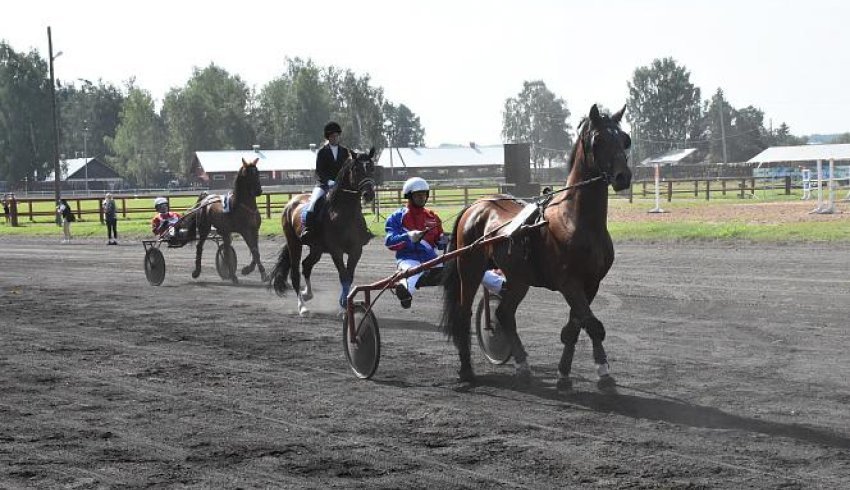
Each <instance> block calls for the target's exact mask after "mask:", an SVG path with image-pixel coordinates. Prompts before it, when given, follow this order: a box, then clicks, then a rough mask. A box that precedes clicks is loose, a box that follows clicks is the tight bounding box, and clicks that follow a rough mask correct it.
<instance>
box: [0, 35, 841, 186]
mask: <svg viewBox="0 0 850 490" xmlns="http://www.w3.org/2000/svg"><path fill="white" fill-rule="evenodd" d="M50 88H51V87H50V81H49V76H48V63H47V61H46V60H45V59H43V58H42V57H41V56H40V55H39V54H38V53H37V52H36V51H30V52H17V51H15V50H14V49H12V48H11V46H10V45H9V44H7V43H6V42H4V41H0V180H6V181H8V182H11V183H15V182H20V181H22V180H23V179H30V180H43V179H44V178H45V177H46V176H47V175H48V174H50V173H51V172H52V169H53V164H52V162H53V150H52V143H53V130H52V116H51V110H50V95H51V94H50ZM627 88H628V93H629V96H628V98H627V106H628V109H627V111H626V116H625V117H626V121H627V122H628V123H629V124H630V125H631V132H632V140H633V142H634V144H633V146H632V160H633V161H641V160H643V159H645V158H647V157H651V156H656V155H658V154H661V153H663V152H665V151H668V150H671V149H675V148H698V149H699V150H700V152H701V157H702V158H703V159H704V160H705V161H711V162H723V161H728V162H740V161H745V160H748V159H749V158H751V157H753V156H754V155H756V154H757V153H758V152H760V151H761V150H763V149H764V148H767V147H768V146H777V145H796V144H804V143H806V141H807V140H806V138H805V137H800V136H795V135H793V134H792V133H791V130H790V128H789V127H788V125H787V124H785V123H784V122H782V123H780V124H779V125H778V126H777V127H776V128H773V127H772V125H770V124H769V125H768V126H767V127H766V126H765V121H764V112H763V111H762V110H761V109H759V108H758V107H756V106H753V105H748V106H746V107H741V108H735V107H733V106H732V105H731V104H729V102H728V100H727V99H726V97H725V94H724V92H723V90H722V89H721V88H718V89H717V90H716V92H715V93H714V94H713V95H712V96H711V97H710V98H709V99H708V100H703V99H702V96H701V90H700V88H699V87H696V86H695V85H694V84H693V83H692V82H691V81H690V72H689V71H688V70H687V68H686V67H685V66H683V65H680V64H679V63H677V62H676V61H675V60H674V59H672V58H662V59H656V60H654V61H653V62H652V63H650V64H649V65H647V66H641V67H638V68H636V69H635V71H634V74H633V76H632V78H631V80H629V81H628V82H627ZM56 90H57V91H56V96H57V106H58V113H59V133H60V137H59V152H60V153H61V154H63V155H65V156H66V158H74V157H76V156H82V154H83V153H85V154H86V156H89V157H92V156H97V157H103V158H104V159H105V160H106V161H107V162H108V163H109V164H110V165H112V166H113V167H114V168H115V170H117V171H118V172H119V173H120V174H122V175H123V176H124V177H126V178H127V179H129V180H130V181H131V182H132V183H134V184H136V185H141V186H149V185H160V184H163V183H164V182H165V180H169V179H171V178H173V177H178V178H188V177H190V173H191V171H192V169H191V168H190V165H191V160H192V155H193V153H194V152H195V151H198V150H228V149H245V148H250V147H251V146H252V145H253V144H259V145H260V146H261V147H262V148H265V149H298V148H307V147H308V146H309V145H310V144H319V143H321V140H322V138H321V134H322V127H323V126H324V124H325V123H326V122H327V121H328V120H331V119H333V120H336V121H338V122H339V123H340V124H341V125H342V127H343V131H344V133H345V141H346V143H347V144H348V145H350V146H352V147H356V148H366V147H370V146H375V147H377V148H384V147H386V146H387V145H392V146H394V147H407V146H410V145H415V146H423V145H424V144H425V130H424V128H423V127H422V124H421V122H420V118H419V117H418V116H417V115H416V114H415V113H414V112H413V111H412V110H411V109H410V108H409V107H407V106H405V105H404V104H395V103H393V102H391V101H389V100H387V99H386V98H385V97H384V94H383V89H382V88H381V87H377V86H375V85H374V84H373V83H372V81H371V79H370V77H369V75H368V74H367V75H359V74H357V73H354V72H352V71H351V70H349V69H344V68H339V67H334V66H327V67H323V66H319V65H317V64H315V63H314V62H313V61H312V60H310V59H302V58H291V59H290V58H287V59H286V60H285V64H284V69H283V72H282V73H281V74H280V75H279V76H277V77H276V78H274V79H273V80H271V81H270V82H268V83H267V84H265V85H264V86H262V87H260V88H259V89H255V88H252V87H250V86H249V85H248V83H247V82H246V81H245V80H244V79H242V78H241V77H240V76H239V75H234V74H231V73H228V71H227V70H225V69H223V68H221V67H219V66H217V65H215V64H210V65H209V66H207V67H204V68H195V69H194V70H193V73H192V76H191V77H190V79H189V80H188V81H187V82H186V84H185V85H184V86H182V87H175V88H172V89H171V90H169V91H168V93H166V94H165V97H164V99H163V102H162V106H161V108H160V109H159V110H157V107H156V103H155V100H154V98H153V96H152V95H151V93H150V92H149V91H147V90H145V89H144V88H142V87H139V86H137V85H136V83H135V81H134V80H133V79H131V80H129V81H127V82H126V85H125V86H124V87H121V88H119V87H116V86H115V85H112V84H110V83H106V82H103V81H101V80H99V81H97V82H92V81H90V80H83V79H78V80H74V81H71V82H68V81H65V83H61V82H57V87H56ZM582 114H583V112H582ZM570 116H571V113H570V111H569V109H568V107H567V102H566V101H565V99H564V98H562V97H560V96H558V95H556V94H555V93H553V92H552V91H551V90H549V88H547V87H546V84H545V83H544V82H543V81H541V80H534V81H526V82H524V83H523V87H522V90H521V91H520V92H519V93H518V94H517V95H516V96H515V97H509V98H507V99H506V100H505V103H504V108H503V112H502V137H503V140H504V141H505V142H509V143H514V142H523V143H530V144H531V155H532V161H533V162H534V164H535V165H541V164H543V163H544V162H546V161H548V162H549V164H550V165H551V162H552V160H553V159H554V160H563V159H564V158H565V155H566V153H567V152H568V151H569V148H570V147H571V146H572V144H573V135H572V130H573V128H572V125H571V124H570V122H569V121H570ZM848 141H850V134H844V135H839V136H838V137H837V138H836V140H835V142H848Z"/></svg>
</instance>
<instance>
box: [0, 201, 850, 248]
mask: <svg viewBox="0 0 850 490" xmlns="http://www.w3.org/2000/svg"><path fill="white" fill-rule="evenodd" d="M461 194H462V191H461ZM461 197H462V196H461ZM791 199H799V196H796V197H795V196H791ZM284 200H285V199H279V201H280V203H281V204H282V202H283V201H284ZM778 200H786V199H784V198H783V199H771V200H770V201H778ZM131 201H138V202H132V204H131ZM149 201H150V199H148V198H145V199H137V200H130V199H128V202H127V206H128V207H131V206H132V207H137V206H138V208H140V209H141V208H143V207H145V206H148V207H149V205H150V202H149ZM193 202H194V198H190V197H187V198H183V199H174V200H172V203H173V204H172V208H173V209H177V210H182V209H184V208H187V207H189V206H190V205H191V204H192V203H193ZM758 202H764V201H762V200H755V201H753V200H749V199H748V200H741V199H731V200H712V201H704V200H699V199H690V200H685V199H680V200H675V198H674V200H673V201H672V202H666V201H664V202H662V207H664V208H665V209H667V210H670V211H672V213H671V215H670V216H671V217H672V218H674V219H675V217H676V210H677V209H678V210H683V209H687V208H709V209H710V208H712V207H721V206H729V205H732V204H746V203H758ZM43 204H44V205H45V209H46V210H47V211H52V209H53V208H52V204H51V203H43ZM652 205H653V202H652V201H651V200H648V199H647V200H636V201H635V202H634V203H631V204H630V203H629V202H628V201H627V200H625V199H612V200H611V202H610V207H611V208H612V209H616V210H618V211H626V212H627V213H629V214H631V213H635V214H641V215H643V214H645V213H646V210H648V209H649V208H650V207H651V206H652ZM35 209H38V208H35ZM95 209H96V208H95ZM395 209H397V207H393V206H386V207H384V208H382V212H381V219H379V220H376V219H375V217H374V215H372V214H371V213H366V214H365V219H366V223H367V224H368V225H369V228H370V230H371V231H372V233H374V234H375V235H377V236H379V237H380V236H383V235H384V220H385V219H386V216H388V215H389V214H390V213H392V212H393V211H394V210H395ZM433 209H434V210H435V211H437V213H438V214H439V215H440V216H441V218H442V219H443V223H444V227H445V228H446V230H447V231H449V230H450V229H451V226H452V225H453V224H454V219H455V217H456V215H457V213H458V212H459V211H460V210H461V209H462V206H460V205H453V206H440V205H439V198H438V205H437V206H434V207H433ZM153 214H154V213H153V211H149V212H148V213H147V214H146V215H145V217H144V218H141V217H139V218H135V219H121V218H119V221H118V233H119V236H120V237H121V239H122V240H138V239H141V238H148V237H151V233H150V218H152V217H153ZM139 216H141V215H139ZM85 218H86V219H85V220H83V221H77V222H75V223H73V224H72V225H71V232H72V235H74V236H75V237H80V238H83V237H100V238H104V239H105V236H106V227H105V225H102V224H100V223H99V222H98V218H97V215H87V216H86V217H85ZM608 228H609V230H610V231H611V235H612V236H613V237H614V239H615V240H638V241H665V242H670V241H680V240H744V241H755V242H788V241H850V222H848V221H845V220H839V221H811V222H793V223H779V224H753V223H746V222H736V221H734V220H732V221H726V222H722V223H707V222H698V221H669V220H668V221H664V222H658V221H637V222H622V221H621V222H618V221H609V223H608ZM260 234H261V236H266V237H269V236H277V235H280V234H281V228H280V212H279V211H276V212H273V214H272V218H271V219H267V218H265V217H264V219H263V224H262V227H261V229H260ZM2 236H45V237H49V236H52V237H55V238H57V240H58V239H59V238H61V236H62V229H61V227H59V226H56V224H55V223H54V221H53V218H52V216H42V217H38V218H37V221H36V222H29V221H25V222H22V223H21V226H19V227H11V226H9V225H0V237H2Z"/></svg>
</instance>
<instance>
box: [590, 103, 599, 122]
mask: <svg viewBox="0 0 850 490" xmlns="http://www.w3.org/2000/svg"><path fill="white" fill-rule="evenodd" d="M590 122H592V123H593V125H594V126H598V125H599V123H601V122H602V116H600V115H599V108H598V107H596V104H593V106H592V107H591V108H590Z"/></svg>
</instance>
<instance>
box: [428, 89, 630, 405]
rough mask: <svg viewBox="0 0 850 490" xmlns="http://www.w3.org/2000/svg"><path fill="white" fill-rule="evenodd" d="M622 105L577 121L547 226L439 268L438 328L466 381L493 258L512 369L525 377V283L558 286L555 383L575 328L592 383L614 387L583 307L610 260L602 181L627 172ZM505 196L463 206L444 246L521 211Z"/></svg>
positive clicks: (600, 332)
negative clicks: (561, 310)
mask: <svg viewBox="0 0 850 490" xmlns="http://www.w3.org/2000/svg"><path fill="white" fill-rule="evenodd" d="M624 111H625V107H624V108H623V109H622V110H620V111H619V112H617V113H616V114H614V115H613V116H610V117H609V116H607V115H602V114H600V113H599V110H598V109H597V107H596V106H595V105H594V106H593V107H592V108H591V109H590V115H589V117H588V118H586V119H585V120H583V121H582V123H581V125H580V126H579V134H578V140H577V141H576V143H575V145H574V146H573V149H572V153H571V155H570V164H571V170H570V174H569V176H568V177H567V188H566V190H562V191H556V192H555V194H554V195H553V197H552V199H551V201H550V202H549V204H548V205H547V206H546V207H545V208H544V210H543V218H544V219H545V220H547V221H548V224H547V225H546V226H542V227H537V228H532V229H530V230H529V231H528V232H527V234H526V235H525V236H524V237H522V238H517V239H516V240H515V241H514V243H509V242H502V243H500V244H497V245H495V246H493V247H482V248H480V249H473V250H471V251H470V252H469V253H466V254H464V255H462V256H460V257H459V258H458V260H457V261H455V262H452V263H450V264H449V266H448V267H447V268H446V272H445V274H446V276H445V281H444V288H445V296H444V305H443V320H442V328H443V330H444V331H445V333H446V334H447V335H448V336H449V337H450V338H451V339H452V340H453V341H454V344H455V346H456V347H457V349H458V353H459V354H460V364H461V367H460V378H461V380H463V381H473V380H474V379H475V375H474V373H473V370H472V364H471V362H470V353H469V348H470V346H469V343H470V338H469V337H470V336H469V329H470V317H471V314H472V303H473V299H474V296H475V291H476V290H477V289H478V285H479V283H480V282H481V277H482V275H483V274H484V271H485V270H487V269H488V268H489V267H492V266H493V265H495V266H497V267H499V268H501V269H502V271H503V272H504V273H505V275H506V277H507V284H508V291H507V292H506V293H505V294H504V295H503V296H502V301H501V302H500V304H499V306H498V307H497V308H496V318H497V321H498V323H499V325H500V326H499V328H501V329H503V330H502V334H503V335H505V336H506V337H507V338H508V339H509V340H510V342H511V344H512V353H513V356H514V359H515V361H516V369H517V375H519V376H521V377H523V378H528V377H530V375H531V370H530V368H529V366H528V361H527V354H526V352H525V348H524V347H523V345H522V342H521V341H520V339H519V335H517V332H516V317H515V314H516V309H517V307H518V306H519V304H520V302H521V301H522V299H523V298H524V297H525V295H526V293H527V292H528V288H529V287H530V286H537V287H545V288H548V289H551V290H553V291H558V292H560V293H561V294H562V295H563V296H564V299H566V301H567V303H568V304H569V306H570V315H569V320H568V321H567V324H566V326H565V327H564V328H563V330H561V342H563V343H564V352H563V355H562V356H561V362H560V364H559V366H558V374H559V376H558V387H559V388H562V389H568V388H569V387H570V380H569V374H570V368H571V366H572V361H573V353H574V352H575V345H576V341H577V340H578V336H579V333H580V332H581V330H584V331H585V332H587V334H588V336H589V337H590V339H591V341H592V342H593V359H594V361H595V362H596V364H597V370H598V373H599V376H600V379H599V387H600V388H602V389H607V388H613V386H614V380H613V378H612V377H611V376H610V375H609V374H608V359H607V356H606V354H605V349H604V348H603V347H602V341H603V340H605V328H604V327H603V326H602V322H600V321H599V320H598V319H597V318H596V316H594V314H593V312H592V311H591V309H590V304H591V303H592V302H593V298H594V297H595V296H596V292H597V291H598V289H599V283H600V281H602V278H604V277H605V275H606V274H607V273H608V270H609V269H610V268H611V264H612V263H613V262H614V246H613V244H612V242H611V236H610V235H609V234H608V227H607V214H608V185H609V184H610V185H611V186H612V187H613V188H614V190H615V191H620V190H623V189H627V188H629V186H630V185H631V171H630V170H629V167H628V160H627V156H626V151H627V150H628V148H629V146H630V145H631V141H630V138H629V136H628V135H627V134H626V133H625V132H623V131H622V130H621V129H620V125H619V123H620V119H621V118H622V116H623V112H624ZM522 208H523V205H522V204H519V203H518V202H516V201H515V200H511V199H502V198H496V199H489V200H488V199H483V200H480V201H478V202H476V203H474V204H472V205H471V206H469V208H468V209H466V210H464V211H463V212H462V213H461V214H460V216H459V217H458V219H457V221H456V222H455V225H454V235H453V239H452V242H451V243H450V245H449V246H450V249H457V248H460V247H463V246H465V245H468V244H470V243H472V242H474V241H475V240H476V239H478V238H480V237H482V236H485V235H487V234H489V233H493V232H494V231H495V230H496V228H499V227H500V226H501V225H503V224H504V223H506V222H508V221H510V220H511V219H512V218H513V217H514V216H516V215H517V213H519V211H520V210H522Z"/></svg>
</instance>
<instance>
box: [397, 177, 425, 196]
mask: <svg viewBox="0 0 850 490" xmlns="http://www.w3.org/2000/svg"><path fill="white" fill-rule="evenodd" d="M430 190H431V187H430V186H429V185H428V182H427V181H426V180H425V179H423V178H422V177H411V178H409V179H407V181H406V182H405V183H404V187H402V188H401V193H402V194H404V197H405V198H410V195H411V194H413V193H414V192H421V191H430Z"/></svg>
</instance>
